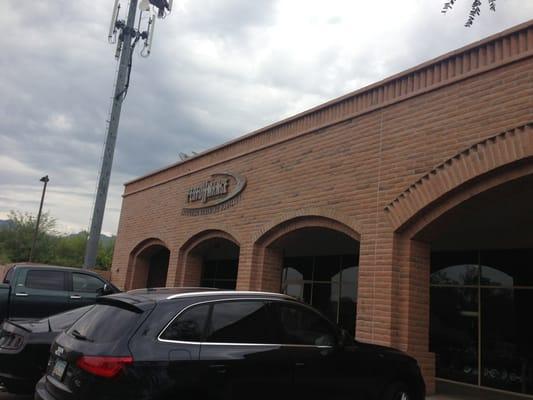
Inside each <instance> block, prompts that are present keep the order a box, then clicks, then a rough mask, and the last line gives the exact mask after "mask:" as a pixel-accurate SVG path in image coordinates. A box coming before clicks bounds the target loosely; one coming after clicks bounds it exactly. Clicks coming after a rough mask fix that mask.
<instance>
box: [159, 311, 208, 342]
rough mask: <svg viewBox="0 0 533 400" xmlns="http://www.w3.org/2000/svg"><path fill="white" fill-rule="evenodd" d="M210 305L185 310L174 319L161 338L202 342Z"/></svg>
mask: <svg viewBox="0 0 533 400" xmlns="http://www.w3.org/2000/svg"><path fill="white" fill-rule="evenodd" d="M209 307H210V306H209V305H207V304H203V305H199V306H195V307H192V308H189V309H188V310H185V311H184V312H183V313H182V314H181V315H180V316H179V317H178V318H176V319H175V320H174V321H172V323H171V324H170V325H169V326H168V328H167V329H166V330H165V332H163V334H162V335H161V339H165V340H182V341H186V342H200V341H201V340H202V337H203V334H204V331H205V324H206V322H207V316H208V314H209Z"/></svg>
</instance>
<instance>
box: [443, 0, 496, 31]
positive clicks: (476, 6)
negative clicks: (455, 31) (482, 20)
mask: <svg viewBox="0 0 533 400" xmlns="http://www.w3.org/2000/svg"><path fill="white" fill-rule="evenodd" d="M456 1H457V0H450V1H447V2H446V3H444V6H443V8H442V13H443V14H446V13H447V12H448V11H450V10H451V9H452V8H453V6H454V5H455V2H456ZM488 3H489V8H490V10H491V11H496V0H488ZM481 6H482V2H481V0H474V1H473V2H472V7H471V9H470V13H469V14H468V19H467V20H466V22H465V26H466V27H467V28H470V27H471V26H472V24H473V23H474V20H475V19H476V17H477V16H479V14H481Z"/></svg>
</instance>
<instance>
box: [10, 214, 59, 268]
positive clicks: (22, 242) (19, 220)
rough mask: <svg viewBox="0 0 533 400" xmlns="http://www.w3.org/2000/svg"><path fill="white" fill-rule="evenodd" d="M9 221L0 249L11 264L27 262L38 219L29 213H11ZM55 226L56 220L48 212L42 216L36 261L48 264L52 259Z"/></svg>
mask: <svg viewBox="0 0 533 400" xmlns="http://www.w3.org/2000/svg"><path fill="white" fill-rule="evenodd" d="M9 221H10V223H9V224H7V226H6V227H5V228H4V229H2V230H1V231H0V249H1V250H2V252H3V258H5V259H7V261H11V262H20V261H27V260H28V256H29V254H30V247H31V244H32V241H33V234H34V232H35V224H36V222H37V218H36V217H34V216H33V215H31V214H29V213H22V212H19V211H10V212H9ZM55 225H56V220H55V219H54V218H52V217H50V215H49V214H48V213H47V212H45V213H43V214H42V215H41V221H40V223H39V233H38V235H37V241H36V243H35V249H34V254H35V259H36V260H39V261H41V262H48V261H49V260H50V259H51V258H52V255H53V252H52V251H51V245H52V244H53V243H52V242H53V239H52V237H51V235H52V234H54V233H55V231H54V229H55ZM4 261H6V260H4Z"/></svg>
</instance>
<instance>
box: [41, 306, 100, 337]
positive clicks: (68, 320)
mask: <svg viewBox="0 0 533 400" xmlns="http://www.w3.org/2000/svg"><path fill="white" fill-rule="evenodd" d="M93 307H94V305H91V306H85V307H81V308H75V309H74V310H70V311H67V312H64V313H61V314H56V315H52V316H51V317H49V318H48V321H49V322H50V328H51V329H52V332H60V331H63V330H65V329H67V328H70V326H71V325H72V324H73V323H74V322H76V321H77V320H78V319H79V318H80V317H81V316H82V315H83V314H85V313H86V312H87V311H89V310H90V309H91V308H93Z"/></svg>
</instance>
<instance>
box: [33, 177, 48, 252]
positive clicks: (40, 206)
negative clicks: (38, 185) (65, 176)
mask: <svg viewBox="0 0 533 400" xmlns="http://www.w3.org/2000/svg"><path fill="white" fill-rule="evenodd" d="M39 181H40V182H44V185H43V194H42V195H41V204H40V205H39V213H38V214H37V221H36V222H35V232H33V241H32V243H31V247H30V255H29V256H28V262H31V260H32V258H33V252H34V250H35V244H36V243H37V234H38V233H39V222H41V212H42V211H43V203H44V194H45V193H46V185H47V184H48V182H49V181H50V179H49V178H48V175H46V176H43V177H42V178H41V179H39Z"/></svg>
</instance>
